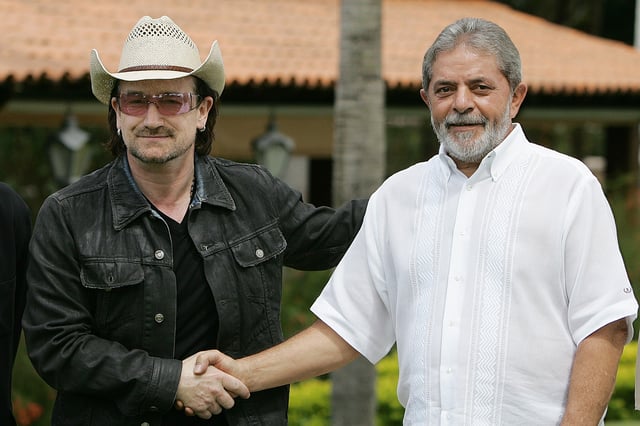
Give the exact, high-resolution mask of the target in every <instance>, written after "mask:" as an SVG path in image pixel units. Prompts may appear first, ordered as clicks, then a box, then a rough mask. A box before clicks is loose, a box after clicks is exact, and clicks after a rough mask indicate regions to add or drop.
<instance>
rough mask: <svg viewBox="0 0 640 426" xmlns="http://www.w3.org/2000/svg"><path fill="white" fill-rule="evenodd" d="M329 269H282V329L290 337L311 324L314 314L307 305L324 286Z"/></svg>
mask: <svg viewBox="0 0 640 426" xmlns="http://www.w3.org/2000/svg"><path fill="white" fill-rule="evenodd" d="M330 275H331V271H310V272H307V271H297V270H295V269H290V268H285V269H284V284H283V286H282V311H281V319H282V330H283V332H284V335H285V336H286V337H290V336H292V335H294V334H295V333H297V332H299V331H300V330H302V329H304V328H306V327H307V326H309V325H311V323H313V321H314V320H315V316H314V315H313V314H312V313H311V311H309V307H310V306H311V305H312V304H313V301H314V300H316V298H317V297H318V295H319V294H320V292H321V291H322V288H323V287H324V286H325V284H326V283H327V281H329V277H330Z"/></svg>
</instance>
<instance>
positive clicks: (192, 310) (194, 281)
mask: <svg viewBox="0 0 640 426" xmlns="http://www.w3.org/2000/svg"><path fill="white" fill-rule="evenodd" d="M160 214H161V216H162V217H163V218H164V220H165V222H166V223H167V224H168V225H169V230H170V232H171V240H172V245H173V272H174V273H175V276H176V285H177V288H178V300H177V304H178V312H177V321H176V348H175V358H176V359H185V358H187V357H189V356H190V355H193V354H194V353H196V352H198V351H202V350H206V349H214V348H216V337H217V335H218V312H217V310H216V305H215V301H214V299H213V294H212V293H211V289H210V288H209V285H208V284H207V280H206V279H205V276H204V263H203V260H202V257H201V256H200V254H199V253H198V251H197V250H196V248H195V245H194V244H193V242H192V241H191V237H190V236H189V233H188V230H187V217H186V216H185V219H184V220H183V221H182V223H177V222H176V221H174V220H173V219H171V218H170V217H168V216H166V215H164V214H162V213H160ZM162 424H163V426H188V425H216V426H219V425H227V422H226V421H225V419H224V417H223V416H214V417H213V418H212V419H210V420H204V419H200V418H198V417H187V416H185V415H184V413H183V412H182V411H177V410H175V409H174V410H172V411H170V412H169V413H167V415H165V416H163V421H162Z"/></svg>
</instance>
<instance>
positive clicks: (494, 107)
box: [420, 44, 527, 164]
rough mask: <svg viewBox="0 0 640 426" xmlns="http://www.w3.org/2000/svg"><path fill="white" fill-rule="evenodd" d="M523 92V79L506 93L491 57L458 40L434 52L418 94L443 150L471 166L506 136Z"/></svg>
mask: <svg viewBox="0 0 640 426" xmlns="http://www.w3.org/2000/svg"><path fill="white" fill-rule="evenodd" d="M526 91H527V90H526V86H525V85H524V84H523V83H520V84H519V85H518V86H517V87H516V89H515V90H514V91H513V92H512V91H511V88H510V87H509V82H508V81H507V78H506V77H505V76H504V75H503V74H502V73H501V72H500V69H499V68H498V64H497V61H496V58H495V57H494V56H493V55H491V54H489V53H485V52H478V51H475V50H472V49H469V48H468V47H467V46H466V45H465V44H459V45H458V46H457V47H455V48H454V49H452V50H449V51H444V52H440V53H439V54H438V56H437V58H436V60H435V62H434V63H433V75H432V78H431V81H430V83H429V87H428V88H427V90H426V91H425V90H421V91H420V96H421V97H422V99H423V101H424V102H425V104H427V106H428V107H429V109H430V110H431V123H432V125H433V129H434V131H435V133H436V135H437V137H438V140H439V141H440V143H441V144H442V145H443V146H444V148H445V150H446V152H447V153H448V154H449V155H450V156H451V157H452V158H454V159H455V160H458V161H460V162H463V163H475V164H477V163H480V161H481V160H482V158H484V156H485V155H487V154H488V153H489V152H490V151H491V150H492V149H493V148H495V147H496V146H497V145H498V144H500V143H501V142H502V141H503V140H504V138H505V137H506V136H507V135H508V134H509V132H510V131H511V129H512V124H511V120H512V119H513V117H515V115H516V114H517V113H518V110H519V108H520V105H521V104H522V101H523V100H524V97H525V94H526Z"/></svg>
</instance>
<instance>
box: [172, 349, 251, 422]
mask: <svg viewBox="0 0 640 426" xmlns="http://www.w3.org/2000/svg"><path fill="white" fill-rule="evenodd" d="M196 359H198V358H197V356H192V357H190V358H187V359H185V360H184V361H182V373H181V374H180V383H179V384H178V392H177V393H176V403H177V405H178V406H180V405H181V406H183V407H188V408H189V409H188V410H186V412H185V413H186V414H187V415H196V416H198V417H201V418H203V419H208V418H211V416H212V415H214V414H220V412H221V411H222V409H223V408H224V409H229V408H232V407H233V406H234V404H235V401H234V398H235V397H240V398H245V399H246V398H249V389H248V388H247V387H246V386H245V385H244V384H243V383H242V382H241V381H240V380H238V379H236V378H235V377H233V376H231V375H229V374H227V373H225V372H223V371H221V370H218V369H217V368H215V367H210V368H207V369H206V371H203V372H200V373H199V374H194V366H195V362H196Z"/></svg>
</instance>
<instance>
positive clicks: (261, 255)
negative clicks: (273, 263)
mask: <svg viewBox="0 0 640 426" xmlns="http://www.w3.org/2000/svg"><path fill="white" fill-rule="evenodd" d="M256 257H257V258H258V259H262V258H263V257H264V252H263V251H262V249H257V250H256Z"/></svg>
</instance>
